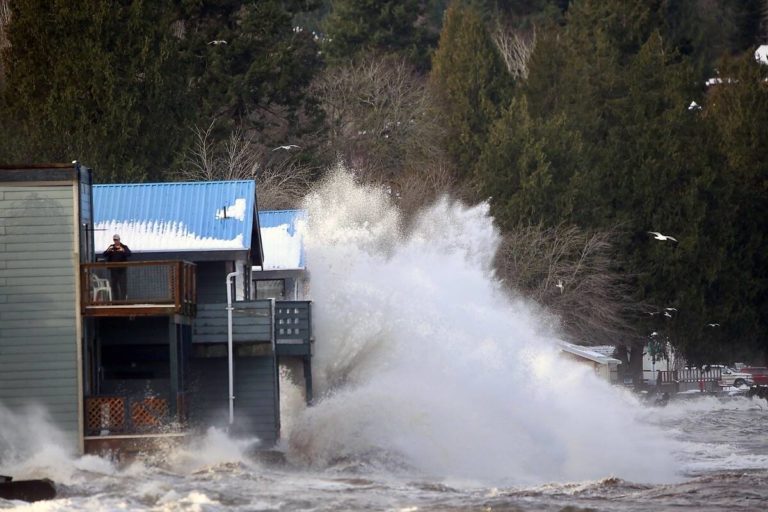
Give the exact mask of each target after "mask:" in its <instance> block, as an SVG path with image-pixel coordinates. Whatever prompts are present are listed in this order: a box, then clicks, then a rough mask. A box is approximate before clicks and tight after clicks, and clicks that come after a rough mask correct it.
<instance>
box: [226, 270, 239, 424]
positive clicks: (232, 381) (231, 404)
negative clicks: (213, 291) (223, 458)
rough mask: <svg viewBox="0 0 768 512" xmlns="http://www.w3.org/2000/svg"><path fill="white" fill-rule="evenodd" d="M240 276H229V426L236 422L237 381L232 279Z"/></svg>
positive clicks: (233, 274) (232, 273) (235, 273)
mask: <svg viewBox="0 0 768 512" xmlns="http://www.w3.org/2000/svg"><path fill="white" fill-rule="evenodd" d="M238 275H240V272H230V273H229V274H227V362H228V367H229V424H230V425H232V423H234V421H235V379H234V375H235V374H234V357H233V350H232V310H234V309H235V308H234V307H233V306H232V278H233V277H235V276H238Z"/></svg>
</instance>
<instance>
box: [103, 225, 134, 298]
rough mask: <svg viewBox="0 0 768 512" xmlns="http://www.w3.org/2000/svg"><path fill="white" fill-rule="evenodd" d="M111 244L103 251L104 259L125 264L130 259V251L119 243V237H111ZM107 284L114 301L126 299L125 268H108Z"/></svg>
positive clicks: (116, 235)
mask: <svg viewBox="0 0 768 512" xmlns="http://www.w3.org/2000/svg"><path fill="white" fill-rule="evenodd" d="M112 242H113V244H112V245H110V246H109V247H107V250H106V251H104V257H105V258H106V259H107V261H108V262H110V263H113V262H125V261H128V258H130V257H131V250H130V249H129V248H128V246H127V245H125V244H123V243H120V235H118V234H115V235H114V236H113V237H112ZM109 282H110V284H111V285H112V293H113V295H114V297H115V299H116V300H125V299H126V297H127V294H126V292H127V291H128V289H127V281H126V268H125V267H118V268H110V269H109Z"/></svg>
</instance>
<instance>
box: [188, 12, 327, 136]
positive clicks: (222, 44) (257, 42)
mask: <svg viewBox="0 0 768 512" xmlns="http://www.w3.org/2000/svg"><path fill="white" fill-rule="evenodd" d="M314 6H315V4H314V3H313V2H309V7H310V8H311V7H314ZM305 7H306V6H305V5H304V2H299V1H294V2H281V1H278V0H264V1H259V2H246V1H243V0H221V1H211V0H206V1H202V2H185V3H183V4H182V8H181V9H180V11H179V13H178V14H177V16H178V18H179V21H180V22H181V24H182V26H183V33H184V35H183V38H182V40H181V42H180V59H181V62H182V64H183V66H184V69H183V73H184V75H185V76H186V77H187V78H188V80H189V83H190V96H191V98H192V101H194V102H195V104H196V105H198V106H199V107H198V110H197V116H196V117H197V119H196V121H197V123H198V124H201V125H208V124H209V123H210V122H211V120H213V119H217V120H220V121H221V122H220V123H218V125H217V126H219V127H220V131H221V132H223V135H222V136H223V137H226V136H227V135H228V133H229V132H230V131H232V130H233V129H239V128H241V127H242V128H243V129H244V130H245V131H246V132H250V131H252V130H255V131H257V132H260V133H259V136H260V138H261V139H262V140H264V139H266V140H270V139H274V140H272V141H271V142H282V140H279V139H280V138H281V137H286V136H287V134H288V132H289V131H295V129H296V125H295V122H296V119H297V117H298V116H299V115H300V114H301V113H302V111H303V110H302V109H304V108H305V107H306V103H305V100H306V94H305V93H306V88H307V85H308V84H309V82H310V80H311V79H312V77H313V76H314V74H315V72H316V71H317V70H318V69H319V65H320V61H319V58H318V50H317V46H316V43H315V41H314V39H313V36H312V34H311V33H309V32H307V31H304V30H300V29H297V30H294V28H293V27H292V24H291V18H292V16H293V14H295V13H297V12H299V11H300V10H302V9H304V8H305ZM286 126H288V127H289V128H286ZM270 130H271V132H270ZM294 134H295V133H294Z"/></svg>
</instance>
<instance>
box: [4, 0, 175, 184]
mask: <svg viewBox="0 0 768 512" xmlns="http://www.w3.org/2000/svg"><path fill="white" fill-rule="evenodd" d="M11 8H12V16H11V20H12V21H11V23H10V25H9V30H8V38H9V40H10V43H11V45H10V47H9V48H8V49H7V51H6V53H5V55H4V56H5V62H6V65H7V73H8V76H7V82H6V84H5V87H4V89H3V103H4V108H5V113H4V116H7V118H8V119H10V120H12V121H11V122H12V123H14V124H15V125H16V126H17V128H18V132H17V134H16V137H14V140H15V141H18V143H19V144H18V145H19V147H20V148H22V150H21V151H19V152H17V153H16V155H14V156H16V158H17V159H20V160H22V161H31V162H40V161H67V162H68V161H70V160H73V159H79V160H81V161H83V162H87V164H88V165H89V166H92V167H93V168H94V169H96V179H97V180H101V181H105V180H128V181H134V180H141V179H145V178H152V177H157V176H158V174H156V173H157V172H159V171H160V170H162V169H164V167H165V166H166V165H167V164H168V163H169V162H170V161H171V157H172V154H173V148H175V147H178V144H179V140H180V129H179V127H180V126H182V125H183V124H184V123H183V120H184V118H185V114H184V112H185V111H186V108H184V105H183V98H184V95H183V91H182V88H183V85H184V84H183V83H182V82H181V80H180V77H178V74H177V72H176V69H175V62H174V58H173V57H174V56H173V54H172V50H171V48H172V47H173V42H172V40H171V39H170V34H168V33H167V24H166V23H167V21H168V18H167V16H166V14H167V13H166V12H165V11H163V10H162V9H161V8H158V7H155V5H154V3H151V2H141V1H137V2H131V3H130V4H128V5H124V4H115V3H114V2H110V1H106V0H100V1H96V2H91V3H89V4H88V5H87V6H86V5H82V6H77V5H70V4H68V3H66V2H41V1H36V0H18V1H14V2H13V3H12V4H11ZM50 20H56V22H55V23H52V22H51V21H50Z"/></svg>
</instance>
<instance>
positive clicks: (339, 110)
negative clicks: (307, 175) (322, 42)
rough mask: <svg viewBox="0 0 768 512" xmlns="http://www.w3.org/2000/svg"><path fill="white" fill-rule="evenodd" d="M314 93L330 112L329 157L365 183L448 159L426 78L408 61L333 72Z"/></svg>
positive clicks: (374, 61) (370, 61) (365, 63)
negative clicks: (347, 168)
mask: <svg viewBox="0 0 768 512" xmlns="http://www.w3.org/2000/svg"><path fill="white" fill-rule="evenodd" d="M310 90H311V93H312V94H313V95H314V96H315V98H317V100H318V102H319V105H320V107H321V108H322V109H323V111H324V112H325V120H326V126H325V127H324V134H325V136H326V138H327V141H328V142H327V145H326V152H327V159H329V160H338V159H341V160H343V161H344V162H346V163H347V164H348V165H349V167H350V168H353V169H355V171H356V173H357V174H358V177H360V178H361V179H363V180H364V181H379V182H381V181H388V180H396V179H398V178H400V177H401V175H402V174H403V173H404V172H413V171H415V170H416V171H417V170H418V169H420V168H425V167H427V166H429V165H433V164H434V163H435V162H445V161H446V159H445V156H444V155H443V149H442V146H443V145H442V137H443V134H444V130H443V128H442V125H441V123H440V121H439V119H438V117H437V116H436V114H435V110H434V109H433V107H432V102H431V97H430V95H429V94H428V91H427V88H426V83H425V80H424V78H423V77H420V76H419V75H418V74H417V73H416V72H415V70H414V69H413V68H412V67H411V66H409V65H408V64H407V63H406V62H405V61H404V60H402V59H394V58H391V57H390V58H381V57H368V58H366V59H364V60H361V61H359V62H357V63H354V64H349V65H345V66H337V67H333V68H328V69H327V70H326V71H325V72H324V73H322V74H321V75H320V76H318V78H317V79H315V81H314V82H313V84H312V86H311V88H310Z"/></svg>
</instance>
